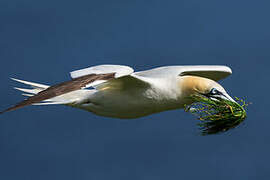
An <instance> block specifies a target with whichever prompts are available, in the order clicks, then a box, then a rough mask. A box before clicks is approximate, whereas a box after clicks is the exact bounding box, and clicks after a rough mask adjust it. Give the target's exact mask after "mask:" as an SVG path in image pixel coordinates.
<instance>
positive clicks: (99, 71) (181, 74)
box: [6, 65, 232, 118]
mask: <svg viewBox="0 0 270 180" xmlns="http://www.w3.org/2000/svg"><path fill="white" fill-rule="evenodd" d="M110 73H112V74H113V78H108V77H106V78H105V77H104V78H102V77H101V76H109V74H110ZM231 73H232V71H231V69H230V68H229V67H227V66H165V67H158V68H154V69H150V70H146V71H139V72H134V70H133V69H132V68H131V67H128V66H120V65H100V66H94V67H90V68H85V69H81V70H77V71H73V72H71V73H70V75H71V77H72V78H73V80H72V82H71V83H70V85H66V86H64V85H63V87H65V88H69V87H70V86H74V83H75V81H78V83H79V84H80V85H81V84H82V83H83V82H84V81H85V79H86V80H89V79H88V78H87V77H88V76H89V77H90V78H93V76H94V78H95V80H93V81H91V82H90V81H89V83H88V84H83V86H80V87H79V89H76V90H72V91H70V92H67V91H65V92H67V93H63V94H60V95H57V96H55V97H51V96H50V98H48V99H42V101H41V102H36V101H33V102H34V103H31V104H34V105H48V104H65V105H68V106H73V107H77V108H81V109H84V110H87V111H90V112H93V113H95V114H97V115H101V116H109V117H116V118H137V117H141V116H146V115H149V114H152V113H157V112H161V111H166V110H172V109H177V108H183V106H184V105H185V104H190V103H191V102H190V100H188V99H187V97H188V96H189V95H191V94H194V93H208V91H209V92H210V90H211V89H213V88H215V89H218V90H219V91H220V92H222V94H225V95H226V96H227V98H230V97H229V96H228V94H227V93H226V91H225V90H224V89H223V88H222V87H221V86H220V85H219V84H218V83H216V82H215V81H218V80H221V79H223V78H226V77H227V76H229V75H230V74H231ZM92 75H93V76H92ZM13 80H15V81H18V82H20V83H23V84H26V85H30V86H31V87H32V89H25V88H16V89H17V90H20V91H22V92H24V93H27V94H24V95H26V96H32V97H35V96H38V95H39V96H41V94H42V93H43V94H44V92H45V91H48V93H50V91H52V92H53V90H54V91H55V92H53V93H56V94H57V91H59V88H58V89H57V90H55V89H56V88H55V89H54V86H52V88H50V86H47V85H43V84H39V83H33V82H28V81H23V80H18V79H14V78H13ZM79 81H81V82H79ZM76 85H77V84H76ZM58 86H59V87H60V88H61V85H58ZM89 88H92V89H89ZM58 94H59V93H58ZM30 98H31V97H30ZM30 100H31V99H30ZM28 101H29V100H28ZM28 104H29V103H28ZM28 104H26V105H28ZM22 106H25V103H24V104H23V105H22ZM18 107H19V105H17V106H16V107H15V108H14V107H13V108H9V109H8V110H6V111H9V110H13V109H17V108H18Z"/></svg>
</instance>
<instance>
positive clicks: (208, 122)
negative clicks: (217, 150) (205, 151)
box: [185, 95, 248, 135]
mask: <svg viewBox="0 0 270 180" xmlns="http://www.w3.org/2000/svg"><path fill="white" fill-rule="evenodd" d="M190 98H191V99H192V100H193V101H194V103H193V104H191V105H186V106H185V111H186V112H190V113H192V114H193V115H195V116H197V117H198V120H199V121H200V123H198V125H199V127H200V130H201V134H202V135H210V134H218V133H221V132H225V131H228V130H230V129H232V128H235V127H236V126H238V125H239V124H241V123H242V122H243V121H244V120H245V119H246V117H247V113H246V110H245V109H246V107H247V106H248V104H247V103H246V102H245V101H244V100H242V99H239V98H235V101H236V102H238V103H239V104H238V103H235V102H232V101H229V100H224V99H218V101H214V100H211V99H209V98H207V97H204V96H200V95H196V96H191V97H190Z"/></svg>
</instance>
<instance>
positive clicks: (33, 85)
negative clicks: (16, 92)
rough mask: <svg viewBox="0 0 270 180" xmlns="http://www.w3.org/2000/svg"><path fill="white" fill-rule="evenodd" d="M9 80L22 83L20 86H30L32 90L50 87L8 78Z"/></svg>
mask: <svg viewBox="0 0 270 180" xmlns="http://www.w3.org/2000/svg"><path fill="white" fill-rule="evenodd" d="M10 79H12V80H13V81H17V82H20V83H22V84H26V85H30V86H32V87H33V88H40V89H47V88H49V87H50V86H48V85H45V84H39V83H34V82H29V81H24V80H20V79H15V78H10Z"/></svg>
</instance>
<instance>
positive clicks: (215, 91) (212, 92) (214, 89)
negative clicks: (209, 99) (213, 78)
mask: <svg viewBox="0 0 270 180" xmlns="http://www.w3.org/2000/svg"><path fill="white" fill-rule="evenodd" d="M218 93H219V91H218V90H217V89H216V88H213V89H211V91H210V94H212V95H215V94H218Z"/></svg>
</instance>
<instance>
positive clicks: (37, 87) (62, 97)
mask: <svg viewBox="0 0 270 180" xmlns="http://www.w3.org/2000/svg"><path fill="white" fill-rule="evenodd" d="M11 79H12V80H14V81H17V82H20V83H23V84H26V85H30V86H31V87H32V89H25V88H18V87H15V89H16V90H19V91H22V92H24V93H23V94H22V95H24V96H28V98H27V99H25V100H23V101H22V102H19V103H18V104H15V105H14V106H12V107H9V108H7V109H6V110H4V111H2V112H0V114H2V113H4V112H8V111H12V110H16V109H19V108H22V107H24V106H28V105H50V104H66V105H69V104H73V103H77V102H81V101H83V99H84V98H85V97H88V95H89V93H90V94H91V93H92V92H93V91H91V90H86V89H85V90H76V89H71V90H70V89H67V88H66V84H67V83H70V82H64V83H60V84H56V85H54V86H48V85H43V84H38V83H33V82H28V81H24V80H19V79H15V78H11Z"/></svg>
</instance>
